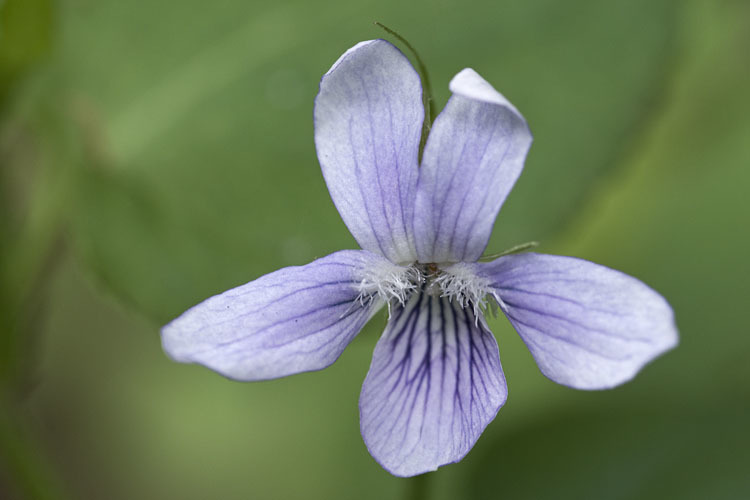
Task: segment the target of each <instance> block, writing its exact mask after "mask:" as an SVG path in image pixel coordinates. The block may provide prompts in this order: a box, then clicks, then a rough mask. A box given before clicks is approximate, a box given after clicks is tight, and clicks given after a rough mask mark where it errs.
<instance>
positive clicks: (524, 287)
mask: <svg viewBox="0 0 750 500" xmlns="http://www.w3.org/2000/svg"><path fill="white" fill-rule="evenodd" d="M475 269H476V271H477V274H479V275H480V276H484V277H486V278H488V279H489V280H490V281H491V287H492V288H493V289H494V291H495V293H497V295H498V297H499V298H500V300H501V301H502V304H501V307H502V308H503V311H504V312H505V314H506V316H507V317H508V319H509V320H510V322H511V323H512V324H513V326H514V327H515V329H516V331H518V333H519V334H520V335H521V338H522V339H523V341H524V342H525V343H526V345H527V346H528V348H529V350H530V351H531V354H532V355H533V356H534V359H535V360H536V362H537V364H538V365H539V368H540V369H541V371H542V373H544V375H546V376H547V377H549V378H550V379H552V380H553V381H555V382H557V383H560V384H563V385H567V386H570V387H574V388H576V389H607V388H610V387H613V386H616V385H619V384H622V383H623V382H627V381H628V380H630V379H631V378H633V377H634V376H635V374H636V373H637V372H638V371H639V370H640V369H641V368H642V367H643V366H644V365H645V364H646V363H648V362H649V361H651V360H652V359H654V358H655V357H657V356H659V355H660V354H662V353H663V352H665V351H667V350H669V349H671V348H673V347H674V346H675V345H677V341H678V338H677V327H676V326H675V323H674V317H673V313H672V308H671V307H670V306H669V304H668V303H667V301H666V300H664V298H663V297H662V296H661V295H659V294H658V293H656V292H655V291H654V290H652V289H651V288H649V287H648V286H646V285H644V284H643V283H642V282H640V281H638V280H637V279H635V278H633V277H631V276H628V275H626V274H623V273H621V272H619V271H614V270H612V269H609V268H606V267H604V266H600V265H597V264H593V263H591V262H587V261H585V260H581V259H575V258H572V257H560V256H555V255H540V254H534V253H527V254H519V255H509V256H506V257H500V258H499V259H497V260H495V261H494V262H490V263H486V264H484V263H480V264H475Z"/></svg>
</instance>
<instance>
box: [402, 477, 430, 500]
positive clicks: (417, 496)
mask: <svg viewBox="0 0 750 500" xmlns="http://www.w3.org/2000/svg"><path fill="white" fill-rule="evenodd" d="M429 483H430V475H429V473H427V474H421V475H419V476H414V477H412V478H409V479H408V480H407V485H406V486H407V491H406V498H407V500H427V498H429V495H428V494H427V493H428V490H429V488H428V486H429Z"/></svg>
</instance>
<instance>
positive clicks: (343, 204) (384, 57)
mask: <svg viewBox="0 0 750 500" xmlns="http://www.w3.org/2000/svg"><path fill="white" fill-rule="evenodd" d="M314 115H315V147H316V149H317V152H318V160H319V161H320V166H321V168H322V170H323V177H325V180H326V184H327V185H328V191H330V193H331V198H332V199H333V202H334V204H335V205H336V208H337V209H338V211H339V213H340V214H341V217H342V218H343V219H344V222H345V223H346V225H347V227H348V228H349V230H350V231H351V233H352V235H353V236H354V238H355V239H356V240H357V242H358V243H359V245H360V246H361V247H362V248H363V249H365V250H369V251H371V252H375V253H379V254H381V255H383V256H385V257H387V258H388V259H390V260H391V261H392V262H396V263H407V262H413V261H414V256H415V251H414V237H413V235H412V229H411V221H412V218H413V213H414V190H415V186H416V181H417V155H418V150H419V139H420V135H421V130H422V121H423V118H424V108H423V106H422V87H421V84H420V80H419V75H418V74H417V72H416V71H415V70H414V68H413V67H412V65H411V64H410V63H409V60H408V59H407V58H406V57H405V56H404V55H403V54H402V53H401V52H400V51H399V50H398V49H397V48H396V47H394V46H393V45H391V44H390V43H388V42H386V41H384V40H370V41H367V42H361V43H359V44H357V45H355V46H354V47H352V48H351V49H349V50H348V51H347V52H346V53H345V54H344V55H343V56H341V58H339V60H338V61H336V63H335V64H334V65H333V67H332V68H331V69H330V70H329V71H328V73H326V74H325V75H324V76H323V79H322V80H321V81H320V92H319V93H318V96H317V97H316V98H315V113H314Z"/></svg>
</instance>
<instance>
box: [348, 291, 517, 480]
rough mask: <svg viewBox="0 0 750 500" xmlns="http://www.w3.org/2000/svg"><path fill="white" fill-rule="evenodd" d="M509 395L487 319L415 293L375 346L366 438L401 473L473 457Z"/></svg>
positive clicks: (364, 415) (366, 390)
mask: <svg viewBox="0 0 750 500" xmlns="http://www.w3.org/2000/svg"><path fill="white" fill-rule="evenodd" d="M507 394H508V391H507V387H506V385H505V377H504V375H503V372H502V368H501V367H500V357H499V355H498V350H497V343H496V342H495V338H494V337H493V336H492V334H491V333H490V332H489V331H488V330H487V328H486V326H485V325H484V319H483V318H482V319H480V320H479V321H478V322H477V321H476V318H475V317H474V315H473V313H472V310H471V309H470V308H465V309H462V308H461V307H460V306H457V305H456V304H455V302H449V301H448V300H447V299H445V298H440V297H436V296H433V295H428V294H425V293H420V294H414V295H413V296H412V298H411V299H410V300H409V302H408V303H407V304H406V306H405V307H403V308H402V307H398V308H395V309H394V311H393V315H392V317H391V318H390V320H389V321H388V326H387V327H386V330H385V333H384V334H383V337H382V338H381V339H380V340H379V341H378V344H377V346H376V347H375V353H374V354H373V358H372V365H371V366H370V371H369V373H368V374H367V378H366V379H365V382H364V385H363V386H362V395H361V396H360V400H359V408H360V425H361V430H362V437H363V438H364V440H365V444H366V445H367V448H368V449H369V450H370V453H371V454H372V456H373V457H374V458H375V460H377V461H378V462H379V463H380V464H381V465H382V466H383V467H384V468H385V469H386V470H388V471H389V472H391V473H392V474H394V475H396V476H413V475H416V474H421V473H423V472H427V471H431V470H435V469H437V468H438V467H440V466H441V465H445V464H448V463H454V462H457V461H459V460H461V458H463V457H464V455H466V453H467V452H468V451H469V450H470V449H471V447H472V446H474V443H475V442H476V440H477V439H478V438H479V435H480V434H481V433H482V431H483V430H484V428H485V427H486V426H487V424H488V423H489V422H490V421H492V419H493V418H495V415H496V414H497V411H498V410H499V409H500V407H501V406H502V405H503V404H504V403H505V399H506V397H507Z"/></svg>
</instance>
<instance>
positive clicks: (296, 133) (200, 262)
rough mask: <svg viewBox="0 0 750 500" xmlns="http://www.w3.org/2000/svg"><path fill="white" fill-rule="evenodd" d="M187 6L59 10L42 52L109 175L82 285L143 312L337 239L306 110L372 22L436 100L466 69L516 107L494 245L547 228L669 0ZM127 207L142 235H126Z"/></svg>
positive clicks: (582, 177) (92, 198)
mask: <svg viewBox="0 0 750 500" xmlns="http://www.w3.org/2000/svg"><path fill="white" fill-rule="evenodd" d="M199 5H201V4H199V3H198V2H187V3H181V4H180V5H179V6H175V4H174V3H173V2H148V3H141V2H135V3H133V2H129V3H128V4H127V5H125V4H123V3H120V2H114V1H102V2H96V4H95V5H93V4H91V5H89V4H86V5H85V6H76V4H69V5H67V6H65V8H64V12H63V16H64V20H65V24H66V28H67V29H66V30H65V31H64V32H65V34H66V39H65V43H64V47H63V50H62V61H61V62H63V63H64V64H65V71H66V72H67V74H68V75H69V76H70V80H71V84H72V85H73V86H74V88H75V90H76V91H77V92H83V93H85V94H86V95H87V96H88V98H89V99H91V100H92V102H94V103H95V104H96V107H97V109H98V112H99V113H100V114H101V122H102V124H103V127H104V129H105V130H104V134H103V137H105V142H104V144H103V145H102V148H103V150H105V151H106V153H107V155H106V156H107V158H108V162H107V163H106V164H104V165H103V168H105V169H108V173H107V176H108V177H109V179H110V180H109V182H108V183H107V184H106V185H98V186H97V188H96V189H97V193H95V194H91V195H86V196H84V198H83V200H84V204H83V205H82V210H81V214H82V216H81V219H80V220H79V224H77V226H76V234H77V241H78V245H79V248H80V249H81V250H82V253H83V255H84V257H85V258H86V259H87V261H89V262H93V263H95V268H96V271H97V275H98V276H99V277H100V278H101V279H103V280H104V281H105V282H106V283H108V284H109V286H110V287H111V288H113V289H114V290H115V291H117V292H118V293H119V294H120V295H121V296H123V297H126V298H128V300H130V301H132V302H134V303H135V304H137V305H138V306H140V308H141V309H143V310H145V311H147V312H149V313H150V314H151V315H153V316H155V317H156V318H158V319H159V320H161V321H164V320H166V319H169V318H170V317H172V316H174V315H175V314H177V313H178V312H180V311H181V310H183V309H184V308H185V307H186V306H189V305H191V304H192V303H195V302H196V301H197V300H199V299H201V298H204V297H205V296H207V295H209V294H211V293H216V292H218V291H220V290H222V289H225V288H228V287H230V286H232V285H238V284H240V283H243V282H245V281H248V280H250V279H253V278H255V277H257V276H259V275H261V274H263V273H265V272H268V271H271V270H273V269H275V268H277V267H280V266H284V265H290V264H301V263H305V262H307V261H309V260H311V259H313V258H315V257H319V256H322V255H325V254H327V253H329V252H331V251H334V250H336V249H339V248H345V247H349V248H352V247H356V244H355V243H354V241H353V239H352V238H351V237H350V236H349V235H348V233H347V232H346V229H345V227H344V226H343V224H342V223H341V221H340V218H339V216H338V215H337V214H336V211H335V209H334V208H333V204H332V203H331V202H330V199H329V198H328V194H327V191H326V189H325V185H324V183H323V180H322V176H321V175H320V171H319V167H318V165H317V160H316V157H315V151H314V147H313V141H312V136H313V131H312V120H311V109H312V102H313V98H314V96H315V93H316V91H317V84H318V81H319V78H320V76H321V75H322V74H323V73H324V72H325V71H326V70H327V69H328V68H329V67H330V65H331V64H332V63H333V61H335V60H336V58H337V57H338V56H339V55H340V54H341V53H342V52H343V51H344V50H345V49H346V48H348V47H349V46H351V45H353V44H354V43H355V42H357V41H358V40H361V39H365V38H372V37H378V36H382V33H381V32H379V30H377V29H375V28H374V27H372V25H371V24H370V23H371V22H372V21H373V20H381V21H383V22H385V23H386V24H388V25H389V26H392V27H393V28H395V29H397V30H398V31H399V32H401V33H402V34H404V35H405V36H406V37H407V38H408V39H409V40H410V41H411V42H412V43H414V44H415V45H416V46H417V48H418V49H419V50H420V52H421V53H422V55H423V57H424V59H425V60H426V62H427V65H428V67H429V69H430V71H431V74H432V80H433V84H434V86H435V88H436V93H437V97H438V100H439V101H440V102H442V103H444V102H445V100H446V98H447V96H448V91H447V83H448V81H449V79H450V77H451V76H452V75H453V74H455V73H456V72H457V71H458V70H459V69H460V68H461V67H464V66H472V67H474V68H475V69H477V70H478V71H479V72H480V73H482V74H483V76H485V77H486V78H487V79H488V80H489V81H490V82H493V83H494V84H496V86H497V87H498V88H499V89H500V90H501V91H502V92H504V93H505V95H507V96H508V97H509V98H510V99H511V100H512V101H513V102H514V103H515V104H516V105H517V106H518V107H519V109H521V110H522V112H523V113H524V114H525V115H526V117H527V118H528V119H529V122H530V123H531V127H532V130H533V131H534V132H535V135H536V144H535V145H534V147H533V148H532V153H531V156H530V158H529V161H528V167H527V171H526V173H525V174H524V175H523V176H522V179H521V181H520V182H519V186H518V188H517V190H516V193H515V194H513V195H511V197H510V199H509V200H508V203H507V204H506V208H505V211H504V214H503V215H502V216H501V218H500V223H499V224H500V226H499V231H497V234H496V236H495V238H494V239H493V240H492V242H491V248H490V251H496V250H501V249H502V248H506V247H508V246H510V245H512V244H516V243H518V242H520V241H528V240H530V239H542V238H545V237H549V235H550V234H551V233H553V232H554V231H555V230H556V229H558V228H559V226H560V224H561V222H562V221H564V220H565V218H566V217H567V215H568V214H569V213H570V212H571V210H573V209H574V208H575V207H576V206H577V203H578V202H579V200H580V199H581V198H582V197H583V196H584V195H585V194H586V193H587V192H588V190H589V189H590V187H591V186H592V184H593V183H595V182H596V181H597V179H599V178H600V176H601V175H602V174H604V173H606V172H607V171H609V170H611V169H612V168H613V167H614V166H616V165H617V163H618V161H619V160H618V159H619V157H620V154H621V152H622V151H623V150H624V148H626V147H627V146H628V144H630V141H631V139H632V136H633V135H634V134H636V133H637V132H638V130H639V128H640V127H641V125H642V124H643V122H644V121H645V120H648V119H649V117H650V115H651V113H652V112H653V110H654V108H655V101H656V100H657V98H658V97H659V96H660V95H661V93H660V92H661V90H662V89H663V86H664V83H665V81H666V79H667V78H666V77H667V75H668V73H669V68H670V61H671V58H672V55H673V52H674V51H673V48H674V37H675V31H676V19H677V11H678V9H679V8H680V7H679V4H677V3H675V2H656V3H655V2H652V1H647V0H638V1H636V2H628V3H625V2H622V3H618V4H614V5H612V4H604V3H602V2H597V1H594V0H585V1H581V2H577V3H576V4H575V6H574V7H571V6H569V5H568V4H563V3H559V2H554V1H552V0H537V1H534V2H525V3H523V4H519V3H513V2H500V3H498V2H489V1H482V2H477V4H476V5H475V6H474V7H475V8H473V9H466V8H465V7H464V6H463V5H459V4H454V3H451V2H443V3H439V4H437V5H434V6H433V5H430V8H429V9H425V6H424V5H422V4H418V3H415V4H411V3H409V4H407V3H404V2H396V1H388V2H377V3H376V2H363V3H362V4H361V5H356V6H352V5H349V4H348V3H347V4H344V3H339V2H334V1H327V2H316V3H315V4H314V5H312V4H307V3H302V2H287V3H285V4H283V5H274V4H272V3H271V2H266V1H258V2H251V3H247V2H231V1H228V0H226V1H222V2H219V4H217V6H216V7H215V8H212V9H211V11H210V12H203V11H202V10H201V9H200V8H199ZM146 6H148V8H146ZM197 12H201V14H200V15H197V14H196V13H197ZM478 12H482V13H483V14H482V15H477V13H478ZM394 18H396V19H399V22H398V23H392V22H390V20H391V19H394ZM446 23H449V24H446ZM165 26H169V27H170V28H169V29H165ZM435 26H441V29H440V31H439V33H440V37H436V36H434V33H435V32H434V30H433V27H435ZM90 185H91V184H90ZM136 185H137V186H143V187H144V188H145V189H146V190H148V191H149V192H150V193H151V201H150V202H149V203H150V205H149V206H148V207H146V206H143V207H140V206H138V204H139V203H140V202H139V201H137V200H139V199H141V198H139V196H138V195H134V196H131V197H130V199H131V200H136V201H132V202H129V203H125V204H123V203H122V199H123V196H125V195H124V193H123V190H128V189H130V187H131V186H136ZM108 189H113V190H114V192H113V194H112V196H110V195H108V191H107V190H108ZM118 193H119V194H118ZM144 211H147V212H148V213H149V215H148V216H147V218H148V219H150V222H149V224H150V225H151V226H152V227H158V228H160V229H159V230H158V231H156V230H154V231H150V232H148V234H144V229H143V227H142V226H141V224H142V223H143V219H144V215H143V214H144ZM110 217H113V218H110ZM157 267H158V269H157Z"/></svg>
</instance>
